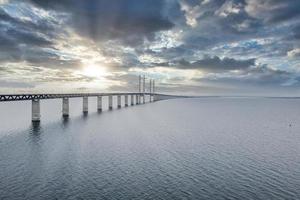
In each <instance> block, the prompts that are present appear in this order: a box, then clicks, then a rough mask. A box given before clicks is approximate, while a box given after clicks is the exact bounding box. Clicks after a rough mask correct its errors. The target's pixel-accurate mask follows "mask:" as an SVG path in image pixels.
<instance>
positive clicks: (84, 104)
mask: <svg viewBox="0 0 300 200" xmlns="http://www.w3.org/2000/svg"><path fill="white" fill-rule="evenodd" d="M82 111H83V113H84V114H87V113H88V112H89V99H88V97H83V99H82Z"/></svg>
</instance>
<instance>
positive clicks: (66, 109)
mask: <svg viewBox="0 0 300 200" xmlns="http://www.w3.org/2000/svg"><path fill="white" fill-rule="evenodd" d="M62 115H63V117H69V98H66V97H64V98H63V99H62Z"/></svg>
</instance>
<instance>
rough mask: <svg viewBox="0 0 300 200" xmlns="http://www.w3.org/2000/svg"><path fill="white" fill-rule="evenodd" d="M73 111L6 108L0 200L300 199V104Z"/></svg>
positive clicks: (192, 102) (223, 101)
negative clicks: (65, 116)
mask: <svg viewBox="0 0 300 200" xmlns="http://www.w3.org/2000/svg"><path fill="white" fill-rule="evenodd" d="M105 104H107V103H105ZM70 106H71V107H70V108H71V109H70V112H71V117H70V119H69V121H63V120H62V119H61V116H60V115H61V101H60V100H47V101H43V102H42V112H41V114H42V123H41V124H40V126H37V127H35V126H32V125H31V123H30V102H11V103H0V112H1V114H0V119H1V126H0V199H263V200H264V199H300V99H298V100H297V99H263V98H203V99H177V100H168V101H161V102H156V103H152V104H145V105H140V106H135V107H129V108H124V109H120V110H117V109H116V110H114V111H112V112H109V111H104V112H103V113H101V114H98V113H97V112H96V111H95V110H96V103H95V99H91V100H90V113H89V115H88V116H87V117H83V116H82V115H81V106H82V105H81V99H72V100H71V101H70Z"/></svg>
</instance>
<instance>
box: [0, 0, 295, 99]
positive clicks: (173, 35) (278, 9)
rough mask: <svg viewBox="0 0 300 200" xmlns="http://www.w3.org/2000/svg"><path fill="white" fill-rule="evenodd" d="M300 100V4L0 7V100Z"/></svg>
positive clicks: (259, 0) (132, 1)
mask: <svg viewBox="0 0 300 200" xmlns="http://www.w3.org/2000/svg"><path fill="white" fill-rule="evenodd" d="M138 75H146V77H147V85H148V81H149V79H150V78H151V79H155V81H156V92H159V93H169V94H191V95H243V96H244V95H246V96H248V95H249V96H253V95H255V96H300V1H299V0H0V93H37V92H41V93H47V92H49V93H53V92H112V91H114V92H115V91H122V92H127V91H128V92H132V91H137V89H138V85H137V84H138Z"/></svg>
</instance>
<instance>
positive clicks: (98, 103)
mask: <svg viewBox="0 0 300 200" xmlns="http://www.w3.org/2000/svg"><path fill="white" fill-rule="evenodd" d="M97 110H98V112H101V111H102V96H98V97H97Z"/></svg>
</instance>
